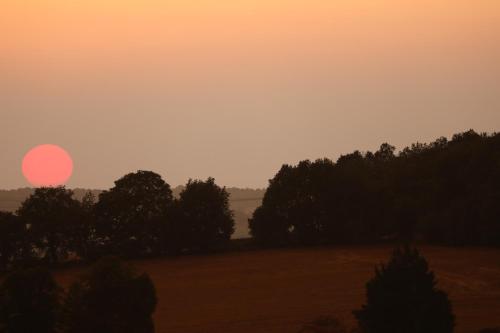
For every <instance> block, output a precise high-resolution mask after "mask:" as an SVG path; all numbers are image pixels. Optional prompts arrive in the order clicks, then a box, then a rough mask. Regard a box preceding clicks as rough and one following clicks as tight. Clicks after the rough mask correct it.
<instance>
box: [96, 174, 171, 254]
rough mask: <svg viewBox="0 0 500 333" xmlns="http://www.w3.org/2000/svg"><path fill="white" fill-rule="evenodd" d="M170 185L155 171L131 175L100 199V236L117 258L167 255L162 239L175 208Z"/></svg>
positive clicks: (97, 211)
mask: <svg viewBox="0 0 500 333" xmlns="http://www.w3.org/2000/svg"><path fill="white" fill-rule="evenodd" d="M172 202H173V196H172V190H171V189H170V185H169V184H167V183H166V182H165V181H164V180H163V179H162V178H161V176H160V175H158V174H156V173H154V172H151V171H138V172H136V173H130V174H127V175H125V176H124V177H122V178H120V179H119V180H117V181H116V182H115V186H114V187H113V188H111V189H110V190H108V191H104V192H102V193H101V194H100V195H99V201H98V202H97V203H96V205H95V214H96V218H97V228H96V230H97V236H98V237H99V238H100V242H101V243H102V244H104V245H105V246H106V248H105V250H106V251H108V252H111V253H114V254H120V255H126V256H140V255H147V254H156V253H160V252H162V251H163V249H162V246H163V245H164V242H163V240H162V239H161V238H160V237H161V235H162V234H163V233H162V228H163V227H162V225H163V224H164V223H167V221H166V219H167V211H168V209H169V207H170V206H171V205H172Z"/></svg>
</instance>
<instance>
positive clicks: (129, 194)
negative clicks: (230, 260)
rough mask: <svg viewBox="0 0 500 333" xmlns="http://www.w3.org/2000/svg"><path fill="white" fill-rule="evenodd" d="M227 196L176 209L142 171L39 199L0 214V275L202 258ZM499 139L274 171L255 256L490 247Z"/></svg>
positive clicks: (219, 237) (496, 241)
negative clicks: (71, 262)
mask: <svg viewBox="0 0 500 333" xmlns="http://www.w3.org/2000/svg"><path fill="white" fill-rule="evenodd" d="M228 200H229V194H228V192H227V191H226V189H225V188H222V187H220V186H218V185H217V184H216V183H215V180H214V179H213V178H208V179H207V180H206V181H200V180H190V181H189V182H188V183H187V185H186V186H185V188H184V189H183V190H182V192H181V193H180V195H179V198H174V196H173V194H172V190H171V188H170V185H169V184H168V183H166V182H165V181H164V180H163V179H162V178H161V176H160V175H158V174H156V173H154V172H151V171H138V172H136V173H130V174H127V175H125V176H124V177H122V178H120V179H118V180H117V181H116V182H115V185H114V187H112V188H111V189H109V190H107V191H104V192H102V193H101V194H99V197H98V198H95V197H94V196H93V195H92V194H91V193H88V194H87V195H86V196H84V198H83V199H82V200H76V199H75V198H74V197H73V195H72V191H71V190H69V189H66V188H64V187H57V188H38V189H36V190H35V192H34V193H33V194H32V195H31V196H30V197H28V198H27V199H26V200H25V201H24V202H23V203H22V205H21V207H20V208H19V209H18V210H17V212H16V213H15V214H11V213H5V212H0V270H2V269H6V268H9V267H11V266H13V265H32V264H33V262H35V261H39V260H43V261H45V262H47V263H49V264H55V263H61V262H65V261H66V260H68V259H79V260H94V259H96V258H99V257H102V256H105V255H117V256H120V257H125V258H133V257H144V256H158V255H177V254H182V253H186V252H189V253H197V252H198V253H200V252H211V251H218V250H222V249H225V248H229V245H230V244H229V242H230V237H231V235H232V233H233V232H234V220H233V213H232V212H231V210H230V209H229V201H228ZM499 202H500V134H491V135H489V134H478V133H476V132H474V131H472V130H471V131H468V132H464V133H459V134H456V135H454V136H453V138H452V139H451V140H447V139H446V138H440V139H437V140H436V141H434V142H432V143H430V144H420V143H416V144H413V145H411V146H410V147H407V148H405V149H403V150H402V151H401V152H399V153H396V152H395V147H393V146H391V145H390V144H383V145H381V147H380V149H379V150H378V151H376V152H374V153H372V152H366V153H361V152H359V151H355V152H353V153H351V154H348V155H344V156H341V157H340V158H339V159H338V160H337V162H333V161H331V160H329V159H321V160H316V161H314V162H311V161H308V160H306V161H302V162H300V163H299V164H298V165H296V166H290V165H283V166H282V168H281V169H280V170H279V171H278V173H277V174H276V175H275V176H274V178H273V179H271V180H270V182H269V186H268V188H267V190H266V192H265V195H264V198H263V202H262V205H261V206H260V207H258V208H257V209H256V210H255V212H254V214H253V216H252V218H251V219H250V220H249V229H250V231H251V235H252V238H253V241H254V243H255V244H258V246H290V245H316V244H340V243H369V242H381V241H401V240H402V241H409V240H418V241H424V242H429V243H437V244H448V245H496V246H498V245H500V205H499V204H498V203H499Z"/></svg>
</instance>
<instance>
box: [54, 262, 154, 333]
mask: <svg viewBox="0 0 500 333" xmlns="http://www.w3.org/2000/svg"><path fill="white" fill-rule="evenodd" d="M156 304H157V299H156V292H155V288H154V285H153V283H152V281H151V279H150V278H149V276H148V275H146V274H142V275H139V274H137V273H136V272H135V271H134V270H133V269H132V268H131V267H130V266H127V265H126V264H124V263H122V262H121V261H119V260H118V259H116V258H112V257H106V258H103V259H100V260H99V261H98V262H97V263H96V264H95V265H94V266H93V267H92V269H91V270H90V272H89V273H88V274H86V275H84V276H82V277H81V278H80V280H79V281H78V282H76V283H74V284H73V285H72V286H71V288H70V290H69V292H68V295H67V297H66V300H65V303H64V311H63V313H62V321H61V330H62V332H63V333H153V332H154V323H153V319H152V314H153V312H154V310H155V308H156Z"/></svg>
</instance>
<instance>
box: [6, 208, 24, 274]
mask: <svg viewBox="0 0 500 333" xmlns="http://www.w3.org/2000/svg"><path fill="white" fill-rule="evenodd" d="M25 237H26V226H25V224H24V223H22V222H21V220H20V219H19V218H18V217H17V216H16V215H14V214H12V213H6V212H0V271H2V270H5V269H8V268H10V266H11V265H12V264H14V263H19V262H21V261H23V259H24V258H26V257H29V256H30V253H31V251H30V250H29V248H28V246H29V245H28V244H26V241H25Z"/></svg>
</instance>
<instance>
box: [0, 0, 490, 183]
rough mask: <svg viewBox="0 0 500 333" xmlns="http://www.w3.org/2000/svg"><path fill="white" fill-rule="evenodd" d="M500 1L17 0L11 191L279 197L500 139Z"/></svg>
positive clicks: (5, 92)
mask: <svg viewBox="0 0 500 333" xmlns="http://www.w3.org/2000/svg"><path fill="white" fill-rule="evenodd" d="M499 59H500V2H499V1H498V0H475V1H470V0H303V1H299V0H162V1H160V0H120V1H118V0H86V1H78V0H25V1H18V0H2V1H1V3H0V156H1V159H0V162H1V168H2V169H1V172H0V188H4V189H13V188H18V187H24V186H28V183H27V181H26V180H25V179H24V177H23V175H22V172H21V162H22V159H23V156H24V154H26V152H27V151H28V150H29V149H31V148H32V147H34V146H36V145H39V144H48V143H49V144H57V145H60V146H61V147H63V148H64V149H66V150H67V151H68V152H69V153H70V154H71V156H72V158H73V161H74V173H73V176H72V178H71V179H70V181H69V182H68V184H67V185H68V186H69V187H84V188H109V187H110V186H112V185H113V182H114V181H115V180H116V179H118V178H120V177H121V176H123V175H124V174H126V173H128V172H132V171H136V170H152V171H155V172H158V173H160V174H161V175H162V176H163V177H164V179H165V180H166V181H167V182H168V183H170V185H172V186H176V185H180V184H184V183H186V182H187V180H188V179H189V178H200V179H204V178H207V177H209V176H213V177H215V179H216V181H217V183H219V184H221V185H225V186H238V187H254V188H255V187H265V186H266V185H267V182H268V180H269V179H270V178H272V177H273V176H274V174H275V173H276V172H277V171H278V169H279V168H280V166H281V165H282V164H284V163H290V164H295V163H297V162H298V161H300V160H303V159H313V160H314V159H316V158H323V157H328V158H331V159H333V160H336V159H337V158H338V157H339V155H341V154H346V153H350V152H352V151H354V150H356V149H359V150H362V151H367V150H371V151H373V150H376V149H377V148H378V147H379V146H380V144H381V143H383V142H389V143H391V144H393V145H395V146H396V147H398V148H399V149H402V148H404V147H405V146H406V145H409V144H411V143H413V142H417V141H418V142H429V141H432V140H434V139H436V138H438V137H440V136H448V137H449V136H451V135H452V134H454V133H457V132H461V131H465V130H468V129H470V128H473V129H475V130H477V131H480V132H483V131H486V132H493V131H499V130H500V61H499Z"/></svg>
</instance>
